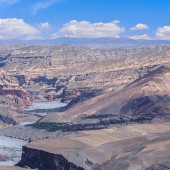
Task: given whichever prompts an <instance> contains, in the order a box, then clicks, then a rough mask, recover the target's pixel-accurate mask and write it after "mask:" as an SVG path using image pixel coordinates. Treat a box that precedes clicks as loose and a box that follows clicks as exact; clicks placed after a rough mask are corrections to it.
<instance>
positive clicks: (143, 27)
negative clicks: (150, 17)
mask: <svg viewBox="0 0 170 170" xmlns="http://www.w3.org/2000/svg"><path fill="white" fill-rule="evenodd" d="M146 29H148V25H146V24H142V23H139V24H137V25H135V26H134V27H132V28H131V30H146Z"/></svg>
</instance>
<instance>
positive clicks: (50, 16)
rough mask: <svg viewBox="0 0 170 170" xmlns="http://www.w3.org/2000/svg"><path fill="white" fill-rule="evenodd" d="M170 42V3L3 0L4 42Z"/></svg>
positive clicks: (1, 26)
mask: <svg viewBox="0 0 170 170" xmlns="http://www.w3.org/2000/svg"><path fill="white" fill-rule="evenodd" d="M57 37H86V38H93V37H94V38H98V37H130V38H133V39H170V0H0V39H11V38H12V39H15V38H17V39H39V38H57Z"/></svg>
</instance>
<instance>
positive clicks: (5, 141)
mask: <svg viewBox="0 0 170 170" xmlns="http://www.w3.org/2000/svg"><path fill="white" fill-rule="evenodd" d="M27 143H28V142H26V141H23V140H19V139H14V138H10V137H5V136H0V155H2V156H4V157H6V158H7V160H6V161H0V166H14V165H15V164H17V163H18V162H19V161H20V160H21V155H22V146H24V145H26V144H27Z"/></svg>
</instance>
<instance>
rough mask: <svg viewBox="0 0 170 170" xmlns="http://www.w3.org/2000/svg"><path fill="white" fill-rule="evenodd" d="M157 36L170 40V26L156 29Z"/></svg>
mask: <svg viewBox="0 0 170 170" xmlns="http://www.w3.org/2000/svg"><path fill="white" fill-rule="evenodd" d="M156 38H157V39H161V40H170V26H163V27H159V28H158V29H157V30H156Z"/></svg>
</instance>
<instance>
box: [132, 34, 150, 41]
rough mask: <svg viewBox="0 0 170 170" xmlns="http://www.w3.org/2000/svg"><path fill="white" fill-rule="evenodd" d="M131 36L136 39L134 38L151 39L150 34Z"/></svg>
mask: <svg viewBox="0 0 170 170" xmlns="http://www.w3.org/2000/svg"><path fill="white" fill-rule="evenodd" d="M129 38H131V39H134V40H150V39H151V38H150V37H149V35H148V34H142V35H133V36H130V37H129Z"/></svg>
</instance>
